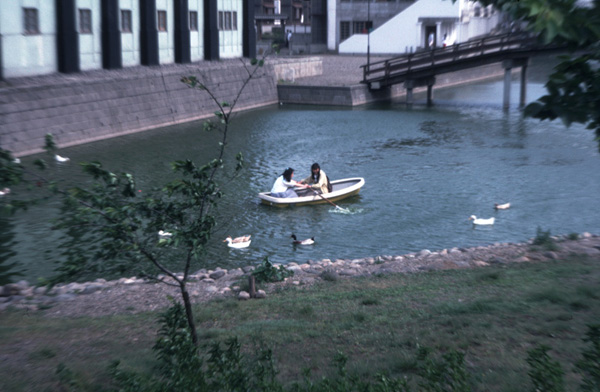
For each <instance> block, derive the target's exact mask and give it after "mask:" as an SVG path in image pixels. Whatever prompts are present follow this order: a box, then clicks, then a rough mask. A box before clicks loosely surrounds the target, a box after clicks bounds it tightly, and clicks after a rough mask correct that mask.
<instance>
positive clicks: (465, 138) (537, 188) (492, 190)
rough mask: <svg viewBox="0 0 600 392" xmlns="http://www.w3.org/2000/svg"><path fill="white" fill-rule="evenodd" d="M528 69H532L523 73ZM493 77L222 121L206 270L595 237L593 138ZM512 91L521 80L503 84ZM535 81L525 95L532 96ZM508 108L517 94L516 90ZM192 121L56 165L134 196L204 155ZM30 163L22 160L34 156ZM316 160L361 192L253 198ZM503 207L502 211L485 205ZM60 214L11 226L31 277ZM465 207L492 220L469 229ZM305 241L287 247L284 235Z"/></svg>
mask: <svg viewBox="0 0 600 392" xmlns="http://www.w3.org/2000/svg"><path fill="white" fill-rule="evenodd" d="M532 72H533V71H532ZM501 85H502V82H501V81H499V82H497V83H480V84H476V85H469V86H463V87H456V88H452V89H443V90H440V91H436V96H435V98H436V106H435V107H432V108H427V107H423V106H415V107H413V108H406V107H405V106H404V105H403V104H402V103H401V102H395V103H391V104H385V105H370V106H367V107H362V108H357V109H355V110H348V109H338V108H318V107H312V106H307V107H298V106H291V105H290V106H284V107H271V108H267V109H264V110H257V111H253V112H248V113H244V114H241V115H239V116H238V117H237V119H236V123H235V124H234V127H233V129H232V134H231V138H230V142H229V144H228V153H229V157H230V159H232V158H233V156H234V155H235V153H237V152H238V151H241V152H242V153H243V154H244V157H245V161H246V169H245V171H244V173H243V176H242V178H240V179H238V180H236V181H234V182H233V183H231V184H229V185H227V186H226V187H225V189H224V194H225V196H224V197H223V199H222V200H221V201H220V203H219V206H218V209H217V213H218V221H217V223H218V226H217V229H216V231H215V234H214V236H213V243H212V244H211V248H210V250H209V252H208V255H207V260H206V265H207V266H208V267H215V266H223V267H226V268H231V267H236V266H243V265H248V264H256V263H259V262H260V261H261V260H262V259H263V258H264V257H269V260H270V261H272V262H278V263H288V262H300V263H302V262H306V261H307V260H319V259H323V258H330V259H337V258H357V257H366V256H376V255H385V254H387V255H390V254H403V253H407V252H414V251H419V250H421V249H430V250H437V249H443V248H450V247H454V246H465V247H466V246H474V245H486V244H490V243H495V242H517V241H523V240H526V239H528V238H530V237H532V236H534V235H535V233H536V229H537V227H541V228H542V229H544V230H551V232H552V233H556V234H558V233H571V232H584V231H589V232H600V209H599V208H598V200H597V195H598V194H600V181H598V176H597V173H598V166H599V164H600V157H599V156H598V152H597V145H596V144H595V141H594V136H593V133H592V132H590V131H588V130H585V129H584V128H583V127H580V126H573V127H571V128H570V129H565V127H564V126H563V125H562V124H561V123H559V122H551V123H550V122H538V121H537V120H530V119H523V118H522V117H521V115H520V112H519V111H518V110H516V109H513V110H511V111H510V112H509V113H504V112H503V111H502V110H501V102H500V101H501V96H502V94H501V93H500V94H498V91H501ZM512 90H513V92H514V91H517V92H518V88H516V87H515V86H513V89H512ZM542 91H543V89H542V85H541V83H532V84H531V86H530V89H529V92H528V96H529V97H535V96H539V95H540V94H541V93H542ZM513 102H517V99H516V98H514V99H513ZM200 129H201V127H200V124H198V123H195V124H184V125H180V126H175V127H170V128H164V129H159V130H155V131H149V132H145V133H140V134H136V135H129V136H125V137H122V138H119V139H113V140H106V141H102V142H97V143H93V144H87V145H83V146H77V147H72V148H68V149H64V150H62V153H64V154H62V153H61V155H67V156H69V157H70V158H71V163H72V164H70V165H65V166H63V167H60V171H61V173H60V174H61V175H62V176H64V177H65V178H68V179H70V180H71V181H75V182H77V181H83V180H86V181H87V179H85V177H83V176H82V175H81V174H80V169H79V168H78V167H77V165H76V162H81V161H90V160H99V161H101V162H103V163H104V164H105V166H106V167H107V168H109V169H110V170H114V171H128V172H131V173H133V174H134V175H135V176H136V177H137V179H138V184H137V185H138V188H139V190H141V195H144V194H145V192H148V190H149V189H151V188H152V187H155V186H159V185H161V184H164V183H165V182H167V181H169V180H170V179H171V178H172V172H171V171H170V165H169V163H170V162H172V161H174V160H178V159H188V158H189V159H192V160H194V161H195V162H197V163H203V162H206V161H207V160H208V159H210V158H212V157H213V154H214V152H215V150H216V146H217V136H218V135H213V134H207V133H205V132H202V131H200ZM34 158H35V157H29V158H28V160H29V162H30V160H33V159H34ZM313 162H319V164H320V165H321V167H322V168H323V170H325V171H326V172H327V174H328V175H329V177H330V178H331V179H332V180H334V179H340V178H347V177H357V176H360V177H364V178H365V180H366V184H365V186H364V188H363V189H362V190H361V192H360V194H359V195H358V196H356V197H352V198H350V199H346V200H342V201H340V202H339V203H337V204H339V205H340V207H342V208H345V209H349V210H350V211H351V213H350V214H348V213H343V212H342V211H339V210H338V209H336V208H333V207H332V206H331V205H328V204H323V205H316V206H308V207H290V208H281V209H280V208H273V207H268V206H265V205H262V204H260V203H259V200H258V197H257V194H258V193H259V192H262V191H266V190H269V189H270V188H271V186H272V184H273V181H274V180H275V178H276V177H277V176H278V175H279V174H281V173H282V171H283V170H284V169H285V168H286V167H288V166H291V167H293V168H295V169H296V178H303V177H305V176H308V174H309V170H310V165H311V164H312V163H313ZM505 202H510V203H511V205H512V207H511V209H509V210H506V211H496V210H494V208H493V206H494V203H505ZM57 213H58V212H57V210H56V208H54V209H52V208H47V207H46V206H40V207H36V208H33V209H32V210H31V211H29V212H27V213H23V214H19V215H18V216H17V217H15V218H14V219H13V220H12V221H11V223H12V224H13V225H14V229H13V232H14V233H15V237H14V238H15V240H17V241H18V242H19V244H18V246H17V247H15V250H16V251H17V253H18V254H17V255H16V256H14V257H11V258H10V259H11V260H15V261H16V260H18V261H19V262H20V263H21V264H22V265H23V266H24V268H25V269H26V273H27V275H28V277H29V278H30V279H34V277H36V276H39V275H47V274H48V273H49V271H50V270H51V268H52V267H53V265H52V264H51V262H52V261H53V260H55V259H56V257H55V256H56V253H55V251H53V250H54V249H55V246H56V245H55V244H56V243H57V238H58V236H59V233H55V232H51V231H50V230H49V229H50V226H51V225H52V224H51V222H50V219H51V218H53V217H55V216H56V215H57ZM470 215H477V216H478V217H481V218H489V217H492V216H493V217H495V218H496V224H495V225H494V226H492V227H488V228H484V229H481V228H476V229H473V227H472V224H471V223H470V222H469V221H468V218H469V216H470ZM291 233H295V234H296V235H297V236H298V238H309V237H313V236H314V237H315V244H314V245H313V246H310V247H294V246H293V245H292V242H291V239H290V235H291ZM242 234H252V245H251V246H250V248H247V249H244V250H238V249H230V248H228V247H227V246H226V244H224V243H223V242H222V241H223V239H225V237H226V236H228V235H231V236H239V235H242Z"/></svg>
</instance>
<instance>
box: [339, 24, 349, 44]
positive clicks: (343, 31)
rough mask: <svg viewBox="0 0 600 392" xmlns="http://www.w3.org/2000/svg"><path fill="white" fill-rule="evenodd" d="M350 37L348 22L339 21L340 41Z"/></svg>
mask: <svg viewBox="0 0 600 392" xmlns="http://www.w3.org/2000/svg"><path fill="white" fill-rule="evenodd" d="M348 37H350V22H340V41H343V40H345V39H347V38H348Z"/></svg>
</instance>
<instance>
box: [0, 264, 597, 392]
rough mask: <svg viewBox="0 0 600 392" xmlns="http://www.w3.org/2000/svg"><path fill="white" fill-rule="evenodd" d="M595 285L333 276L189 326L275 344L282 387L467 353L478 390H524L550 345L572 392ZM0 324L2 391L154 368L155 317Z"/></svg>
mask: <svg viewBox="0 0 600 392" xmlns="http://www.w3.org/2000/svg"><path fill="white" fill-rule="evenodd" d="M597 287H600V264H599V262H598V260H591V259H580V258H577V259H570V260H563V261H554V262H547V263H535V264H534V263H531V264H527V263H524V264H514V265H508V266H507V265H504V266H494V267H487V268H484V269H473V270H451V271H434V272H427V273H419V274H411V275H393V276H378V277H371V278H357V279H338V280H335V281H326V282H323V283H320V284H317V285H316V286H315V287H311V288H310V289H304V288H302V287H290V288H286V289H282V290H279V291H278V292H277V294H272V295H270V296H269V297H268V298H267V299H263V300H252V301H245V302H239V301H237V300H235V299H226V300H220V301H214V302H212V303H210V304H208V305H207V304H204V305H201V306H198V307H197V309H196V318H197V322H198V327H199V338H200V341H201V342H209V341H211V340H214V339H224V338H226V337H228V336H234V335H236V336H239V338H240V341H241V342H242V343H244V344H246V350H253V348H252V347H253V344H254V343H256V342H263V343H265V344H267V345H269V346H271V347H272V348H273V351H274V357H275V358H276V360H277V363H278V366H279V368H280V370H281V373H280V376H281V377H282V378H283V379H286V380H298V379H300V377H301V371H302V369H304V368H310V369H312V370H313V372H314V373H315V374H316V375H320V374H327V373H328V372H330V371H332V366H331V363H332V359H333V358H334V356H335V354H336V353H337V352H338V351H341V352H344V353H345V354H346V355H348V356H349V358H350V360H349V363H348V370H349V371H350V372H356V373H357V374H361V375H362V374H370V375H372V374H375V373H377V372H387V373H389V374H392V375H408V376H409V377H410V376H411V375H413V373H414V372H415V371H416V354H417V352H418V349H419V347H422V346H426V347H430V348H432V349H433V350H435V351H437V352H440V353H444V352H447V351H448V350H451V349H459V350H461V351H464V352H465V354H466V356H465V359H466V363H467V366H468V370H469V372H470V373H471V376H472V382H473V384H474V390H477V391H483V390H485V391H517V390H526V389H528V388H529V387H530V385H529V380H528V376H527V369H528V367H527V362H526V358H527V351H528V350H530V349H531V348H533V347H535V346H537V345H539V344H546V345H548V346H550V347H552V351H551V352H550V355H551V356H552V357H553V358H554V359H556V360H558V361H559V362H560V363H561V364H562V366H563V370H564V371H565V373H566V377H565V383H566V387H567V390H575V389H576V386H577V385H578V376H577V375H576V374H575V373H574V372H573V366H572V365H573V364H574V363H575V361H577V360H578V359H579V358H580V355H581V351H582V350H583V348H584V347H585V343H584V342H583V341H582V338H583V337H584V335H585V332H586V328H587V327H586V325H587V324H591V323H594V322H595V323H597V322H598V315H599V314H600V296H599V295H598V294H597ZM1 316H2V317H1V318H0V352H2V353H3V355H4V356H5V358H9V360H4V361H0V390H14V391H21V390H23V391H25V390H44V388H50V389H49V390H52V386H53V385H55V383H56V376H54V372H55V370H56V366H57V365H58V364H59V363H61V362H62V363H64V364H65V365H66V366H68V367H69V368H70V369H71V370H73V371H74V372H75V374H76V375H77V378H78V379H79V380H84V381H86V382H87V383H88V384H89V385H100V384H102V383H105V382H106V378H107V375H106V372H105V369H106V366H107V365H108V363H110V361H112V360H114V359H121V360H122V362H123V364H124V365H125V366H127V367H129V368H133V369H138V370H139V369H145V370H148V371H152V367H153V365H154V364H155V362H154V357H153V353H152V350H151V347H152V345H153V343H154V338H155V333H156V322H155V319H156V316H157V315H156V314H141V315H133V316H127V317H124V316H119V317H102V318H81V319H48V318H45V317H44V316H43V312H40V313H33V314H31V313H23V312H4V313H2V315H1ZM32 372H33V373H34V374H32ZM8 376H10V377H8ZM34 386H35V387H34ZM88 390H97V389H95V388H92V387H90V388H89V389H88Z"/></svg>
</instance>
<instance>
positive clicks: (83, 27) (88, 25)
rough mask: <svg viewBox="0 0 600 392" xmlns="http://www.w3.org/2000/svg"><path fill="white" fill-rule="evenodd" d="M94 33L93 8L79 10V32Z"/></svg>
mask: <svg viewBox="0 0 600 392" xmlns="http://www.w3.org/2000/svg"><path fill="white" fill-rule="evenodd" d="M91 33H92V10H87V9H80V10H79V34H91Z"/></svg>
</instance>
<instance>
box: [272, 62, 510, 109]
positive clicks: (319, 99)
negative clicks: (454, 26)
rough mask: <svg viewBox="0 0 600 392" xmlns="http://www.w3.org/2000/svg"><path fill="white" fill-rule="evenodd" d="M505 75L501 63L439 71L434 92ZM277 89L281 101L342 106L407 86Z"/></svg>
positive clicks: (386, 96)
mask: <svg viewBox="0 0 600 392" xmlns="http://www.w3.org/2000/svg"><path fill="white" fill-rule="evenodd" d="M515 71H516V70H515ZM502 75H504V70H503V68H502V66H501V64H492V65H487V66H483V67H479V68H471V69H468V70H464V71H459V72H452V73H447V74H443V75H438V76H436V83H435V86H434V92H435V89H436V88H441V87H449V86H453V85H457V84H463V83H469V82H475V81H479V80H485V79H491V78H498V77H500V76H502ZM426 89H427V88H426V87H423V88H415V89H414V92H415V93H416V92H420V91H425V90H426ZM277 91H278V94H279V101H280V102H281V103H284V104H312V105H342V106H357V105H364V104H366V103H370V102H377V101H385V100H388V99H390V98H397V97H402V96H405V95H406V89H405V88H404V86H403V85H402V84H398V85H395V86H392V87H390V88H389V89H381V90H372V91H370V90H369V89H368V88H367V86H366V85H364V84H357V85H353V86H345V87H331V86H306V85H304V86H300V85H295V84H280V85H278V86H277ZM434 100H435V95H434ZM500 103H501V102H500Z"/></svg>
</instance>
